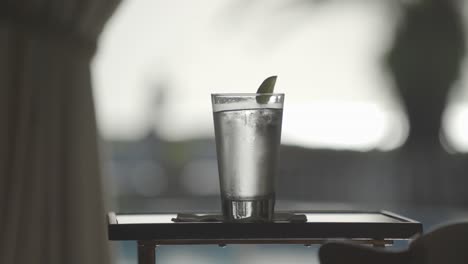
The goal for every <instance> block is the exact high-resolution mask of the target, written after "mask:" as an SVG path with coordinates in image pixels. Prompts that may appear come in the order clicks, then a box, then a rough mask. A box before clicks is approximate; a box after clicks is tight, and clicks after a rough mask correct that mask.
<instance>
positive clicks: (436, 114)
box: [279, 0, 468, 207]
mask: <svg viewBox="0 0 468 264" xmlns="http://www.w3.org/2000/svg"><path fill="white" fill-rule="evenodd" d="M457 3H458V2H457V1H451V0H449V1H438V0H426V1H418V2H416V3H412V4H409V5H407V6H405V8H404V14H403V18H402V21H401V24H400V27H399V28H398V30H397V33H396V38H395V41H394V43H393V47H392V48H391V49H390V51H389V53H388V56H387V61H386V63H385V64H386V65H387V67H388V68H389V69H390V71H391V73H392V75H393V77H394V80H395V83H396V86H397V87H396V88H397V90H398V91H399V93H400V95H401V99H402V103H403V106H404V107H405V110H406V113H407V116H408V120H409V123H410V132H409V135H408V138H407V141H406V142H405V144H404V145H403V146H402V147H401V148H400V149H399V150H396V151H393V152H389V153H381V152H377V151H372V152H363V153H359V152H351V151H331V150H305V149H303V150H300V149H297V148H295V147H285V148H284V149H283V153H282V161H283V166H282V173H281V176H282V177H281V178H280V185H279V186H280V192H281V190H282V191H283V192H282V194H283V195H284V196H288V195H292V196H294V197H298V198H301V199H307V200H315V201H335V202H357V203H360V204H374V205H375V206H376V207H379V205H380V204H381V203H399V204H438V205H450V206H457V205H458V206H460V205H466V204H468V194H465V190H464V187H463V186H468V180H467V179H466V177H465V173H466V169H467V168H468V166H467V161H466V158H465V155H461V154H458V155H450V154H448V153H447V152H446V151H445V150H444V148H443V146H442V142H441V138H440V137H439V135H441V124H442V114H443V111H444V109H445V106H446V100H447V94H448V91H449V89H450V88H451V87H452V86H453V84H454V83H455V81H456V80H457V79H458V77H459V73H460V65H461V62H462V60H463V56H464V52H465V36H464V28H463V23H462V18H461V14H460V12H459V9H458V8H457ZM311 122H312V120H311ZM442 140H444V138H443V134H442ZM296 179H299V180H296ZM296 181H297V182H296ZM291 182H295V183H296V184H294V186H291ZM285 188H288V190H285Z"/></svg>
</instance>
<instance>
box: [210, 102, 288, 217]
mask: <svg viewBox="0 0 468 264" xmlns="http://www.w3.org/2000/svg"><path fill="white" fill-rule="evenodd" d="M211 99H212V106H213V119H214V128H215V138H216V152H217V158H218V170H219V180H220V187H221V188H220V189H221V201H222V212H223V216H224V219H225V220H226V221H228V222H233V221H234V222H238V221H245V222H263V221H272V218H273V214H274V206H275V182H276V177H277V171H278V163H279V148H280V142H281V124H282V119H283V102H284V94H255V93H254V94H212V95H211Z"/></svg>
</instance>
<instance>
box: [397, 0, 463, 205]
mask: <svg viewBox="0 0 468 264" xmlns="http://www.w3.org/2000/svg"><path fill="white" fill-rule="evenodd" d="M464 53H465V36H464V28H463V22H462V17H461V13H460V12H459V8H457V2H456V1H452V0H448V1H437V0H426V1H421V2H420V3H418V4H415V5H409V6H408V7H407V8H406V10H405V14H404V18H403V21H402V24H401V28H400V29H399V30H398V32H397V35H396V39H395V43H394V46H393V48H392V49H391V51H390V52H389V54H388V64H389V67H390V70H391V71H392V72H393V75H394V79H395V83H396V85H397V88H398V90H399V91H400V94H401V98H402V101H403V105H404V107H405V109H406V113H407V116H408V120H409V123H410V132H409V135H408V138H407V141H406V142H405V144H404V146H403V147H402V148H401V149H400V150H399V166H400V167H401V168H402V170H400V172H399V174H400V175H399V177H402V176H403V177H410V179H411V180H410V181H409V182H408V181H407V183H409V186H410V187H411V188H410V189H409V190H410V191H411V196H410V199H411V201H415V202H422V203H447V202H451V201H453V202H464V203H466V201H467V198H466V196H465V197H456V196H458V195H459V194H461V192H463V190H461V189H458V190H457V188H459V187H457V186H460V185H465V186H466V184H467V183H468V182H467V181H466V180H464V179H463V178H464V177H462V175H463V169H464V168H466V167H467V166H464V163H466V162H465V159H464V158H463V157H461V156H460V155H448V153H447V152H446V151H444V149H443V146H442V144H444V142H445V138H444V137H445V136H444V134H443V133H442V131H441V124H442V114H443V112H444V109H445V107H446V101H447V94H448V91H449V90H450V88H452V86H453V85H454V83H455V81H457V79H458V78H459V75H460V66H461V63H462V60H463V56H464ZM457 192H459V194H457ZM455 200H458V201H455Z"/></svg>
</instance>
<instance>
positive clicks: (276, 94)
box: [211, 93, 284, 97]
mask: <svg viewBox="0 0 468 264" xmlns="http://www.w3.org/2000/svg"><path fill="white" fill-rule="evenodd" d="M262 95H269V96H284V93H212V94H211V96H212V97H234V96H237V97H252V96H262Z"/></svg>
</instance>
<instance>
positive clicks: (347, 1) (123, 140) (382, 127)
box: [0, 0, 468, 264]
mask: <svg viewBox="0 0 468 264" xmlns="http://www.w3.org/2000/svg"><path fill="white" fill-rule="evenodd" d="M119 2H120V1H118V0H100V1H75V0H67V1H63V2H61V1H48V0H47V1H46V0H44V1H26V0H24V1H5V2H4V3H0V47H1V49H0V57H1V58H2V60H0V88H2V89H0V93H1V94H0V107H1V108H0V118H1V120H2V122H0V128H1V129H0V262H2V261H3V262H4V263H30V262H31V261H36V259H37V258H36V256H40V257H41V259H42V261H43V262H42V263H52V264H53V263H64V262H65V261H64V259H66V260H67V263H107V257H106V255H107V254H106V252H107V249H106V243H107V242H106V241H105V235H104V234H105V226H104V225H103V223H100V222H99V219H102V212H103V211H106V210H112V211H116V212H120V213H132V212H139V213H143V212H168V211H172V212H189V211H198V212H201V211H219V210H220V198H219V181H218V171H217V161H216V149H215V142H214V129H213V117H212V109H211V100H210V94H211V93H223V92H255V91H256V89H257V87H258V86H259V85H260V83H261V81H262V80H264V79H265V78H266V77H268V76H271V75H278V81H277V84H276V88H275V91H277V92H281V93H285V94H286V99H285V107H284V117H283V129H282V130H283V134H282V149H281V164H280V173H279V178H278V183H277V206H276V208H277V209H278V210H324V209H337V210H343V209H353V210H360V209H363V210H364V209H365V210H389V211H393V212H395V213H399V214H402V215H405V216H408V217H410V218H414V219H416V220H419V221H421V222H422V223H423V224H424V227H425V230H430V229H432V228H433V227H435V226H437V225H440V224H442V223H446V222H448V221H459V220H468V192H467V191H466V186H468V175H467V171H468V155H467V152H468V63H467V62H466V60H465V58H466V55H465V51H466V47H467V46H468V43H467V41H466V33H467V29H468V2H466V1H463V0H445V1H443V0H398V1H394V0H250V1H246V0H203V1H188V0H173V1H162V0H127V1H122V2H121V3H120V4H119ZM116 6H118V7H117V8H116ZM115 8H116V9H115ZM114 9H115V11H114ZM111 14H113V15H112V16H111V17H110V19H109V20H108V21H107V23H106V24H105V22H106V19H107V18H108V17H109V16H110V15H111ZM104 24H105V27H104ZM31 29H32V30H31ZM98 37H99V38H98ZM96 39H97V40H98V41H97V44H96V43H95V40H96ZM96 47H97V49H96ZM91 58H92V60H91ZM90 60H91V69H90V70H89V68H88V66H89V61H90ZM91 85H92V87H93V90H91ZM91 91H92V94H91ZM88 92H89V94H87V93H88ZM91 96H92V97H91ZM92 98H94V107H95V109H96V118H97V120H94V109H93V103H92V100H93V99H92ZM95 121H96V122H97V126H98V127H97V129H98V131H99V141H98V142H96V141H95V136H96V135H95V131H96V128H95ZM98 147H99V149H100V150H101V151H100V152H98V151H97V150H98ZM98 161H99V162H100V163H98ZM100 167H102V168H103V174H102V176H103V178H102V182H103V184H101V181H100V180H101V178H99V176H100V173H99V171H100ZM101 185H102V186H103V187H104V189H105V193H106V195H107V196H106V197H107V198H108V199H107V201H106V202H105V203H104V202H102V203H101V201H100V197H101V194H102V192H101V190H100V188H99V187H100V186H101ZM104 204H108V207H107V208H106V207H105V206H104ZM31 215H33V216H34V217H35V218H34V219H35V221H33V222H34V223H33V224H32V223H30V222H27V221H28V219H29V217H28V216H31ZM99 224H101V226H99ZM23 226H26V227H28V228H26V229H24V228H23ZM90 228H91V229H90ZM92 228H95V229H92ZM28 230H29V231H28ZM22 238H23V239H22ZM32 238H34V239H32ZM12 240H14V241H13V242H12ZM44 241H46V242H44ZM64 241H65V242H68V243H64ZM41 243H43V244H41ZM74 243H75V244H76V245H77V246H76V245H75V244H74ZM112 245H115V250H114V253H115V254H114V255H115V257H114V262H115V263H118V264H127V263H136V243H134V242H122V243H117V242H113V243H112ZM8 246H9V247H8ZM3 248H4V249H5V251H2V249H3ZM44 248H48V249H50V250H49V251H47V252H46V251H44ZM62 248H64V250H63V251H62ZM317 248H318V247H317V246H312V247H311V248H308V247H303V246H297V245H295V246H279V245H275V246H259V245H258V246H256V245H249V246H245V245H243V246H241V245H232V246H231V245H229V246H227V247H226V248H218V247H216V246H162V247H158V251H157V254H158V261H160V262H161V263H187V262H190V263H221V262H222V263H291V262H294V263H317V261H318V260H317V255H316V253H317ZM396 248H398V245H397V247H396ZM31 249H34V250H36V251H34V254H33V253H32V251H31ZM54 249H55V250H54ZM23 251H27V252H30V254H23V253H22V252H23ZM15 252H16V253H15ZM44 252H45V253H44ZM91 255H92V256H93V257H89V258H88V259H87V256H91ZM70 256H71V257H70ZM23 258H24V260H25V261H23V262H18V261H17V262H13V261H12V260H15V259H16V260H21V259H23ZM27 258H30V260H29V261H26V259H27ZM92 259H93V260H92ZM69 260H70V261H71V260H73V261H75V262H68V261H69Z"/></svg>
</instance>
